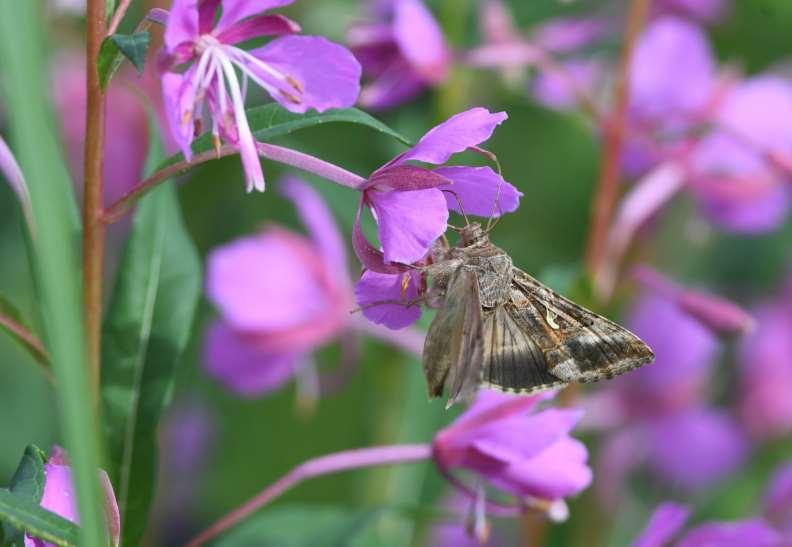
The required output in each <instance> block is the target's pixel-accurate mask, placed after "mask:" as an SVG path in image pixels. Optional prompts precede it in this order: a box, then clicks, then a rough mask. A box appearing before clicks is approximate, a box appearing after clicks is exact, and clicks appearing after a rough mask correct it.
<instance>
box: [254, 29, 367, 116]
mask: <svg viewBox="0 0 792 547" xmlns="http://www.w3.org/2000/svg"><path fill="white" fill-rule="evenodd" d="M251 54H253V55H254V56H256V57H258V58H259V59H261V60H262V61H264V62H265V63H267V64H268V65H270V66H272V67H273V68H275V69H276V70H279V71H280V72H282V73H283V74H286V75H288V76H289V77H290V78H292V79H293V80H295V81H296V82H297V83H298V84H299V86H300V88H301V92H295V93H292V94H291V95H293V96H294V97H293V98H298V99H299V102H298V103H297V102H294V101H293V100H290V99H289V97H286V96H284V95H281V94H279V93H276V94H275V95H274V96H273V99H275V100H276V101H278V102H279V103H280V104H281V105H282V106H283V107H284V108H286V109H287V110H290V111H291V112H299V113H302V112H306V111H307V110H308V109H309V108H314V109H316V110H318V111H319V112H324V111H325V110H328V109H330V108H347V107H350V106H352V105H353V104H355V102H356V101H357V98H358V95H359V93H360V71H361V69H360V63H358V62H357V59H355V57H354V56H353V55H352V53H350V51H349V50H348V49H346V48H345V47H343V46H340V45H338V44H335V43H333V42H331V41H329V40H327V39H325V38H322V37H319V36H284V37H282V38H277V39H276V40H273V41H272V42H270V43H269V44H267V45H266V46H264V47H261V48H258V49H255V50H253V51H251ZM251 69H252V70H255V69H254V67H251Z"/></svg>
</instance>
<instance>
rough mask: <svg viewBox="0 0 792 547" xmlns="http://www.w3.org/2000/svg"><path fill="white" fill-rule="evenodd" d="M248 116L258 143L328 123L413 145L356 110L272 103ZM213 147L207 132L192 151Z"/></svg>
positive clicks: (173, 160) (175, 160) (179, 158)
mask: <svg viewBox="0 0 792 547" xmlns="http://www.w3.org/2000/svg"><path fill="white" fill-rule="evenodd" d="M247 117H248V123H249V124H250V129H251V131H253V136H254V137H255V138H256V140H259V141H268V140H270V139H273V138H275V137H281V136H283V135H288V134H290V133H294V132H295V131H299V130H301V129H308V128H310V127H315V126H317V125H323V124H327V123H353V124H357V125H364V126H366V127H369V128H371V129H374V130H375V131H379V132H380V133H383V134H385V135H388V136H389V137H393V138H394V139H396V140H398V141H400V142H402V143H404V144H406V145H408V146H410V145H412V142H411V141H410V140H409V139H408V138H407V137H405V136H404V135H401V134H400V133H398V132H396V131H395V130H393V129H391V128H390V127H388V126H387V125H385V124H384V123H382V122H381V121H379V120H378V119H376V118H374V117H373V116H371V115H369V114H366V113H365V112H363V111H362V110H358V109H357V108H344V109H339V110H329V111H327V112H323V113H321V114H320V113H318V112H308V113H306V114H294V113H292V112H289V111H288V110H286V109H284V108H283V107H281V106H280V105H279V104H277V103H270V104H266V105H264V106H259V107H256V108H251V109H249V110H247ZM213 147H214V144H213V141H212V135H211V134H210V133H206V134H204V135H202V136H201V137H199V138H198V139H196V140H195V142H194V143H193V146H192V149H193V152H195V153H196V154H199V153H201V152H206V151H208V150H211V149H212V148H213ZM183 159H184V156H182V155H181V154H175V155H173V156H171V157H170V158H168V159H167V160H165V162H163V164H162V165H160V168H163V167H167V166H168V165H173V164H174V163H178V162H180V161H182V160H183Z"/></svg>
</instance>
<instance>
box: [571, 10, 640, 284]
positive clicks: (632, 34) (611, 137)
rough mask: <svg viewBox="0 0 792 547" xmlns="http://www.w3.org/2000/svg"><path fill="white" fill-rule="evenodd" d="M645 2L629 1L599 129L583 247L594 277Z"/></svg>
mask: <svg viewBox="0 0 792 547" xmlns="http://www.w3.org/2000/svg"><path fill="white" fill-rule="evenodd" d="M648 8H649V0H633V1H632V2H631V4H630V12H629V14H628V18H627V31H626V36H625V41H624V46H623V47H622V52H621V58H620V60H619V73H618V75H617V79H616V87H615V92H614V108H613V112H612V114H611V116H610V117H609V118H608V119H606V120H605V121H604V127H603V128H602V130H603V134H604V139H605V144H604V148H603V157H602V162H601V164H600V174H599V182H598V184H597V193H596V196H595V198H594V203H593V207H592V212H591V229H590V230H589V239H588V244H587V247H586V267H587V269H588V272H589V275H591V276H592V277H594V276H595V275H596V273H597V270H598V269H599V267H600V264H601V262H602V259H603V256H604V254H605V246H606V244H607V238H608V230H609V227H610V222H611V217H612V216H613V210H614V207H615V204H616V199H617V198H618V195H619V173H620V170H621V155H622V148H623V144H624V136H625V133H626V126H627V110H628V107H629V103H630V66H631V64H632V57H633V50H634V49H635V43H636V41H637V39H638V35H639V34H640V33H641V31H642V30H643V27H644V23H645V21H646V14H647V11H648Z"/></svg>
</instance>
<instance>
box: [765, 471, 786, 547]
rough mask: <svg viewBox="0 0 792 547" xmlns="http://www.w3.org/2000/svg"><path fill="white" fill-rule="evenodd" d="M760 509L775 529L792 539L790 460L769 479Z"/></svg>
mask: <svg viewBox="0 0 792 547" xmlns="http://www.w3.org/2000/svg"><path fill="white" fill-rule="evenodd" d="M762 510H763V511H762V513H763V515H764V517H765V518H766V519H767V521H768V522H770V523H771V524H772V525H773V526H774V527H775V529H776V530H779V531H780V532H782V533H784V534H786V535H787V536H789V537H790V539H792V462H787V463H785V464H783V465H782V466H781V467H780V468H779V469H778V470H777V471H776V472H775V474H774V475H773V477H772V478H771V479H770V483H769V485H768V487H767V489H766V491H765V495H764V499H763V503H762Z"/></svg>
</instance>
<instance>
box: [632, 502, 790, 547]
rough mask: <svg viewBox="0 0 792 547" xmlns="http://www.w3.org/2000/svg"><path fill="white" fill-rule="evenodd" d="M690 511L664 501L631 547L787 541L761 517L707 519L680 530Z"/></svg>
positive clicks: (768, 545) (764, 546)
mask: <svg viewBox="0 0 792 547" xmlns="http://www.w3.org/2000/svg"><path fill="white" fill-rule="evenodd" d="M689 515H690V511H689V510H688V508H687V507H684V506H681V505H677V504H674V503H663V504H661V505H660V506H659V507H658V508H657V509H656V510H655V512H654V514H653V515H652V517H651V518H650V520H649V523H648V524H647V526H646V529H644V531H643V532H642V533H641V535H640V536H639V537H638V538H637V539H636V540H635V541H634V542H633V543H632V547H664V546H670V545H675V546H676V547H738V546H739V547H781V545H784V544H785V543H782V541H781V540H782V536H781V534H779V533H778V531H776V530H774V529H773V528H772V527H771V526H770V525H769V524H768V523H767V522H766V521H765V520H763V519H761V518H754V519H748V520H740V521H733V522H708V523H704V524H702V525H699V526H697V527H696V528H693V529H692V530H690V531H688V532H686V533H684V534H681V533H680V532H681V530H682V527H683V526H684V525H685V522H686V521H687V519H688V517H689ZM680 535H681V537H679V536H680ZM675 538H679V539H676V540H675Z"/></svg>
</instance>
